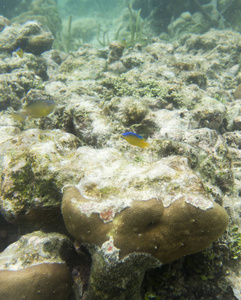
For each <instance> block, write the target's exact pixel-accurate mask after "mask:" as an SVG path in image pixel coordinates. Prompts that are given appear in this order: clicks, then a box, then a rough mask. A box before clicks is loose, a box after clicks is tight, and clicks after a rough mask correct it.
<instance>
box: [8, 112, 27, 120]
mask: <svg viewBox="0 0 241 300" xmlns="http://www.w3.org/2000/svg"><path fill="white" fill-rule="evenodd" d="M11 117H12V118H13V119H14V120H15V121H18V122H24V121H25V120H26V117H24V116H23V115H21V114H20V113H19V112H17V111H13V112H11Z"/></svg>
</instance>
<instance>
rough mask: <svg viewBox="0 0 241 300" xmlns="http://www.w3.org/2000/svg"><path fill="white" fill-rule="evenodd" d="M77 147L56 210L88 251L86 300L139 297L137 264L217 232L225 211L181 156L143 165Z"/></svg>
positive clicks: (150, 263)
mask: <svg viewBox="0 0 241 300" xmlns="http://www.w3.org/2000/svg"><path fill="white" fill-rule="evenodd" d="M78 152H79V153H80V152H82V153H85V155H84V156H85V159H86V161H85V162H82V169H83V170H85V176H84V177H83V178H82V180H81V181H80V183H79V184H78V185H77V186H67V187H65V188H64V194H63V201H62V214H63V218H64V221H65V225H66V228H67V230H68V231H69V233H70V234H71V235H72V236H73V237H74V238H75V239H76V240H77V241H78V242H79V243H81V244H83V245H85V247H87V248H88V249H89V251H90V252H91V254H92V258H93V260H92V271H91V276H90V285H89V289H88V293H89V295H90V298H91V299H98V296H99V295H101V297H102V298H106V299H109V298H111V297H114V295H115V296H116V297H117V299H122V298H121V297H127V296H124V295H127V294H128V293H130V295H132V297H134V298H135V297H136V298H135V299H139V296H138V293H139V292H138V290H139V287H140V282H141V280H142V278H143V271H144V270H146V269H149V268H153V267H155V266H158V262H161V263H168V262H171V261H173V260H176V259H178V258H180V257H182V256H184V255H187V254H191V253H195V252H198V251H201V250H202V249H204V248H206V247H207V246H208V245H210V243H211V242H212V241H213V240H215V239H216V238H217V237H218V236H220V235H221V234H222V233H223V231H224V230H225V228H226V226H227V223H228V215H227V213H226V212H225V210H224V209H223V208H222V207H221V206H219V205H218V204H217V203H215V202H213V201H212V200H211V198H210V197H209V196H208V194H207V193H206V191H205V189H204V187H203V183H202V181H201V180H200V179H199V178H198V177H197V175H196V174H195V173H194V172H193V171H192V170H191V169H190V168H189V166H188V162H187V159H186V158H182V157H178V156H170V157H168V158H163V159H160V160H159V161H155V162H153V163H145V162H134V161H131V160H130V159H128V157H123V156H122V155H121V154H120V153H119V152H117V151H116V150H113V149H112V150H111V149H110V150H107V149H103V150H94V149H84V148H82V149H79V150H78ZM155 259H156V260H155ZM140 262H141V263H140ZM126 270H129V271H128V272H126ZM130 274H132V276H130ZM133 274H135V275H133ZM120 282H121V283H122V284H121V285H120ZM128 291H129V292H128ZM115 293H116V294H115Z"/></svg>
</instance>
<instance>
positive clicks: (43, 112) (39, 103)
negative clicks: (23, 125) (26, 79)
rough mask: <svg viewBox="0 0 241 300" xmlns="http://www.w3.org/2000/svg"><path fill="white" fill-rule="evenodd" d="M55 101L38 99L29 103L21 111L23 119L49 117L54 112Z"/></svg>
mask: <svg viewBox="0 0 241 300" xmlns="http://www.w3.org/2000/svg"><path fill="white" fill-rule="evenodd" d="M54 105H55V103H54V102H53V101H49V100H44V99H37V100H33V101H31V102H29V103H28V104H27V105H25V106H24V107H23V109H21V110H20V111H19V113H20V114H21V115H22V116H23V117H30V118H42V117H46V116H47V115H49V114H50V113H51V112H52V111H53V110H54Z"/></svg>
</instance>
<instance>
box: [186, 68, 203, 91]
mask: <svg viewBox="0 0 241 300" xmlns="http://www.w3.org/2000/svg"><path fill="white" fill-rule="evenodd" d="M186 82H187V84H196V85H198V86H199V87H200V88H201V89H204V90H205V89H206V87H207V76H206V75H205V73H202V72H190V73H189V74H188V76H187V78H186Z"/></svg>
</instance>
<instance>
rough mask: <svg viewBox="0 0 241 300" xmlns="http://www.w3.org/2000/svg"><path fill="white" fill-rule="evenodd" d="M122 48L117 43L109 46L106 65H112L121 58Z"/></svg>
mask: <svg viewBox="0 0 241 300" xmlns="http://www.w3.org/2000/svg"><path fill="white" fill-rule="evenodd" d="M124 48H125V47H124V46H123V45H122V44H121V43H120V42H118V41H114V42H112V43H111V44H110V46H109V49H110V50H109V54H108V63H112V62H114V61H116V60H119V59H120V58H121V56H122V53H123V50H124Z"/></svg>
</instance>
